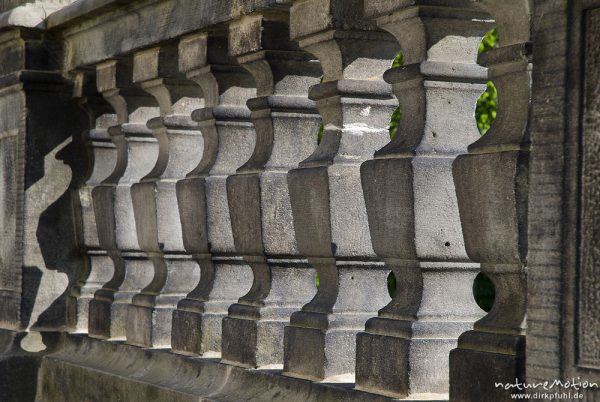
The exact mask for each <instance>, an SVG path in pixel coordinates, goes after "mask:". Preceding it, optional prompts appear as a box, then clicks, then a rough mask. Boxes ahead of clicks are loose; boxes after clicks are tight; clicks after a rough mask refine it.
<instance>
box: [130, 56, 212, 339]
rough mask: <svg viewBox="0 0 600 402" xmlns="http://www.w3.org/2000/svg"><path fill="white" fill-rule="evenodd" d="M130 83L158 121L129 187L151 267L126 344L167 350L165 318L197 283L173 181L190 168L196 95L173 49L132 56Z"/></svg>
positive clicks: (198, 148)
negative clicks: (148, 162) (139, 174)
mask: <svg viewBox="0 0 600 402" xmlns="http://www.w3.org/2000/svg"><path fill="white" fill-rule="evenodd" d="M133 82H134V83H136V84H137V85H139V87H140V88H141V89H142V90H144V91H145V92H147V93H148V94H150V95H151V96H152V97H153V99H154V101H155V102H156V105H157V106H158V108H159V111H160V117H159V118H152V119H150V120H148V121H147V122H146V125H147V127H148V128H149V129H151V130H152V135H153V136H154V138H156V141H157V142H158V144H159V147H158V155H157V158H156V160H155V164H154V167H153V168H152V170H151V171H150V172H149V173H148V174H147V175H146V176H144V177H143V178H141V179H140V182H139V183H134V184H133V185H132V187H131V198H132V201H133V209H134V215H135V227H136V231H137V239H138V244H139V247H140V248H141V249H142V250H143V251H145V252H146V255H147V256H148V258H149V260H150V261H152V265H153V267H154V276H153V278H152V281H151V282H150V283H149V284H148V286H146V287H145V288H144V289H142V290H141V292H140V293H138V294H136V295H135V296H134V297H133V299H132V301H131V306H130V307H129V312H128V320H127V327H126V335H127V342H128V343H131V344H134V345H140V346H148V347H158V346H162V347H165V346H167V347H168V346H170V345H171V319H172V315H173V310H175V307H176V304H177V302H178V301H179V300H180V299H182V298H183V297H185V295H186V294H187V293H189V292H190V291H191V290H192V289H193V286H194V284H195V283H197V282H198V281H199V279H200V272H199V271H200V269H199V267H198V264H197V262H196V261H194V260H192V259H191V257H190V256H188V255H187V254H186V253H185V247H184V244H183V238H182V229H181V224H180V216H179V209H178V208H174V206H175V205H176V204H177V193H176V181H177V180H179V179H182V178H184V177H185V175H186V174H187V173H188V172H189V171H191V170H192V169H193V168H194V167H196V166H197V165H198V163H199V161H200V158H201V155H202V146H203V145H202V144H203V141H202V136H201V133H200V131H199V130H198V127H197V123H196V122H194V121H193V120H192V119H191V113H192V111H193V110H195V109H197V108H199V107H202V106H203V100H202V93H201V91H200V90H199V88H198V87H197V86H196V85H193V84H192V83H191V82H190V81H188V80H186V79H185V77H183V76H182V75H181V73H180V72H179V64H178V57H177V49H176V48H174V47H170V46H164V47H156V48H151V49H148V50H144V51H140V52H137V53H135V55H134V59H133Z"/></svg>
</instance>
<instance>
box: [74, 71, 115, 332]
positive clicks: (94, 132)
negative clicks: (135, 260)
mask: <svg viewBox="0 0 600 402" xmlns="http://www.w3.org/2000/svg"><path fill="white" fill-rule="evenodd" d="M73 81H74V94H73V96H74V98H75V99H77V100H78V101H79V103H80V106H81V108H82V109H83V110H84V112H85V113H86V115H87V117H88V118H89V127H90V129H89V130H88V131H87V132H86V133H84V134H83V136H84V141H85V142H87V143H88V145H89V147H90V149H91V162H92V166H90V170H91V171H90V172H89V175H88V178H87V180H86V181H85V183H84V185H83V186H82V187H81V188H79V190H78V192H79V204H80V213H81V218H82V219H81V223H82V228H81V229H82V233H83V237H82V239H81V240H82V246H83V247H84V249H85V253H86V254H87V257H88V260H87V261H85V264H86V267H87V269H85V273H83V275H82V276H81V277H80V281H79V286H77V293H78V296H79V297H78V298H77V326H76V331H77V332H87V331H88V317H89V303H90V301H91V300H92V299H93V297H94V293H95V292H96V291H97V290H98V289H100V288H101V287H102V285H103V284H104V283H106V282H108V281H109V280H110V278H111V275H112V271H110V270H107V269H102V267H107V266H110V265H111V264H112V263H111V261H110V257H109V256H108V253H107V251H106V250H103V249H102V248H101V247H100V241H99V239H98V229H97V227H96V217H95V216H94V203H93V197H92V192H93V190H94V188H95V187H96V186H98V185H99V184H100V183H102V181H103V180H104V179H106V178H107V177H108V176H109V175H110V174H111V172H112V171H113V170H114V167H115V165H116V161H117V151H116V148H115V145H114V144H113V142H112V141H111V139H110V135H109V134H108V128H109V127H111V126H114V125H116V124H117V116H116V115H115V114H114V113H111V110H109V109H110V107H109V105H108V103H106V101H104V99H102V95H101V94H99V93H98V92H97V90H96V80H95V77H94V76H90V74H88V73H87V72H84V71H77V72H76V73H75V77H74V80H73ZM92 87H93V88H92Z"/></svg>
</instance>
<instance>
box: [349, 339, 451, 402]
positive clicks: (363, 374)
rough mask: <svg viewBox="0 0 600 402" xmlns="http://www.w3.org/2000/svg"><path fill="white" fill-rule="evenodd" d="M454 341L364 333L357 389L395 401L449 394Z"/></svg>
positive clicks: (359, 347) (358, 355)
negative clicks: (420, 395)
mask: <svg viewBox="0 0 600 402" xmlns="http://www.w3.org/2000/svg"><path fill="white" fill-rule="evenodd" d="M454 347H456V340H455V339H406V338H401V337H395V336H387V335H376V334H370V333H367V332H361V333H359V334H358V335H357V337H356V388H357V389H360V390H362V391H368V392H374V393H377V394H383V395H387V396H391V397H395V398H406V397H409V396H414V395H416V394H424V393H433V394H447V393H448V354H449V353H450V350H452V349H453V348H454Z"/></svg>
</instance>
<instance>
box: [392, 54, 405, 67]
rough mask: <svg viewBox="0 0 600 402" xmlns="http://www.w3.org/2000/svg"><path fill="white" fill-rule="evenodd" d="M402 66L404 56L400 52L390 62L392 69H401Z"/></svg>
mask: <svg viewBox="0 0 600 402" xmlns="http://www.w3.org/2000/svg"><path fill="white" fill-rule="evenodd" d="M403 65H404V54H402V52H398V54H397V55H396V57H395V58H394V61H393V62H392V68H396V67H402V66H403Z"/></svg>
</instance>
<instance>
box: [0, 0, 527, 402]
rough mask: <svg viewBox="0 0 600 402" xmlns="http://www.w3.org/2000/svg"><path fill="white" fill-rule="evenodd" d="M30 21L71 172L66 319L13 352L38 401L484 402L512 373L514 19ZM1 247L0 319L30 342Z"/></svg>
mask: <svg viewBox="0 0 600 402" xmlns="http://www.w3.org/2000/svg"><path fill="white" fill-rule="evenodd" d="M32 7H33V6H32ZM36 7H39V6H36ZM55 7H58V6H55ZM0 20H1V19H0ZM44 21H45V24H46V25H45V27H39V26H36V27H34V28H35V29H38V30H41V29H47V30H48V32H49V33H51V36H50V37H52V38H60V39H61V40H60V41H58V42H57V43H55V42H52V46H50V45H47V46H45V47H44V48H43V49H42V50H40V54H42V55H47V54H51V55H54V56H55V58H56V60H60V61H57V63H58V65H57V66H52V68H50V69H51V70H52V72H53V73H55V72H56V71H60V74H61V77H63V79H64V80H65V81H66V82H64V83H63V85H64V86H65V87H66V88H67V89H68V91H67V90H65V92H68V93H69V94H72V95H73V100H72V101H71V102H73V104H78V105H79V107H80V110H81V115H80V117H81V120H82V121H85V124H83V125H82V126H83V127H85V128H84V129H81V127H80V126H77V127H71V129H72V131H74V133H73V134H72V136H73V138H76V139H77V141H79V142H80V143H82V144H84V145H85V149H83V147H81V149H80V148H74V150H73V151H72V153H73V154H72V155H71V156H70V157H71V158H75V159H77V158H80V159H82V160H88V159H89V163H88V167H87V168H88V169H87V171H86V172H87V173H86V177H85V178H84V179H77V180H72V182H71V190H73V191H72V192H73V194H74V195H72V196H71V197H72V199H73V200H74V201H73V202H72V204H73V207H72V211H71V212H72V214H73V216H75V217H76V219H74V223H73V224H72V231H73V233H76V234H77V236H79V243H78V247H79V249H80V254H81V255H80V256H78V261H79V262H80V264H79V265H78V267H79V269H78V270H76V272H69V273H68V276H69V279H70V280H69V283H68V286H66V289H64V291H65V293H66V294H69V295H71V297H73V298H76V303H75V304H74V306H75V307H72V308H66V309H65V310H66V312H65V313H64V314H65V315H66V314H71V315H73V316H74V317H76V319H75V321H74V322H75V324H74V325H68V324H69V323H70V321H68V320H64V321H65V322H66V323H67V324H65V325H63V326H62V327H60V328H59V329H58V330H59V331H62V332H64V333H66V335H64V336H63V337H62V341H60V342H62V344H60V345H59V346H57V347H56V349H52V348H49V349H48V353H50V352H53V354H48V355H45V357H36V358H39V359H42V363H41V366H40V369H39V373H38V374H37V375H38V382H37V383H38V384H39V386H38V398H41V399H38V400H44V401H55V400H56V401H58V400H62V399H60V396H59V395H58V394H59V393H60V387H59V386H57V385H56V382H57V378H58V377H61V378H63V379H64V381H66V383H69V384H71V386H72V389H73V390H75V391H73V392H74V393H73V395H77V394H78V393H83V394H84V396H83V397H82V398H83V399H82V400H87V399H90V400H91V399H94V398H95V399H94V400H96V399H97V400H102V399H101V398H102V397H103V396H102V394H101V392H103V391H101V390H100V389H97V387H96V389H95V387H93V386H91V385H90V382H91V381H93V378H94V375H93V374H91V373H96V372H99V373H100V374H98V381H99V383H101V384H104V385H106V386H107V387H108V386H109V385H110V386H111V387H112V385H111V384H116V385H114V387H112V388H110V389H112V390H113V391H112V392H115V396H114V398H115V400H116V399H119V398H122V399H123V400H153V398H158V399H156V400H167V399H165V398H173V399H172V400H182V401H183V400H192V399H193V398H198V397H200V398H207V399H210V400H213V399H211V398H214V400H243V399H247V400H294V397H292V396H290V395H293V392H294V391H293V389H297V390H298V391H297V395H305V396H306V395H308V396H306V400H338V398H341V399H343V400H354V399H355V400H390V399H392V398H400V399H404V398H409V399H411V400H422V399H427V398H429V399H431V398H436V400H438V399H439V400H447V399H448V398H449V399H450V400H453V401H461V402H462V401H477V400H484V399H482V397H481V395H488V396H489V398H487V399H485V400H494V401H496V400H498V401H501V400H508V399H510V397H509V395H508V394H507V391H505V390H504V391H503V390H498V389H496V388H495V387H494V382H512V381H514V380H515V378H517V379H520V380H525V370H524V364H525V338H526V314H525V312H526V308H527V301H526V300H527V299H526V294H527V289H526V274H527V271H526V267H527V252H528V244H527V223H528V220H527V216H528V211H527V202H528V160H529V153H530V146H529V145H530V144H529V142H530V137H529V126H528V121H529V111H530V99H531V90H530V88H531V76H530V70H531V46H530V41H531V36H530V35H531V33H530V32H531V9H530V2H529V1H526V0H506V1H504V2H501V3H499V2H496V1H493V0H489V1H488V0H483V1H470V0H456V1H429V0H427V1H426V0H422V1H421V0H414V1H404V0H253V1H241V0H232V1H218V0H197V1H188V0H163V1H150V0H144V1H139V2H115V1H109V0H103V1H100V0H95V1H91V0H83V1H80V2H75V3H73V4H72V5H68V6H66V7H65V8H63V9H62V10H60V11H58V12H55V13H53V14H52V15H51V16H50V17H48V18H47V19H45V20H44ZM494 27H497V29H498V31H499V33H500V46H499V47H498V48H497V49H493V50H491V51H489V52H487V53H485V54H482V55H479V57H478V48H479V44H480V42H481V40H482V38H483V36H484V35H485V34H486V33H487V32H489V31H490V30H491V29H492V28H494ZM7 29H17V28H7ZM18 29H21V28H18ZM0 35H7V34H6V33H1V34H0ZM22 35H23V37H22V38H20V40H21V41H24V42H25V43H28V41H30V40H31V39H30V37H29V36H28V34H26V33H24V32H22ZM101 35H104V36H103V39H100V38H99V36H101ZM37 40H39V39H37ZM5 42H6V41H5ZM3 43H4V42H3V39H2V37H0V55H2V54H3V52H4V51H5V50H4V48H3V47H2V44H3ZM36 43H37V42H36ZM53 52H55V53H56V54H54V53H53ZM399 54H401V56H402V57H401V59H402V60H403V62H402V65H395V66H392V63H393V61H394V60H399V59H400V58H399V57H398V55H399ZM59 56H60V57H59ZM34 67H35V66H29V65H27V66H25V67H23V66H16V68H17V69H19V68H20V69H26V68H29V69H34ZM5 69H6V70H7V71H8V68H5V67H1V68H0V73H2V74H3V73H4V70H5ZM21 74H23V73H21ZM64 77H66V78H64ZM42 81H43V80H42ZM487 81H493V82H494V84H495V85H496V87H497V88H498V92H499V94H500V96H499V105H498V114H497V118H496V120H495V121H494V122H493V124H492V128H491V129H490V131H489V132H488V133H487V134H485V135H484V136H480V134H479V133H478V130H477V126H476V122H475V120H474V113H475V107H476V104H477V100H478V98H479V97H480V95H481V94H482V92H483V91H484V90H485V87H486V82H487ZM2 85H4V81H0V86H2ZM2 90H3V89H2V88H0V128H2V130H3V131H2V132H1V133H0V160H2V161H3V163H4V165H6V164H9V163H10V162H11V161H12V160H13V158H16V156H15V155H13V154H11V153H10V149H11V148H10V146H9V144H8V141H10V138H11V137H10V135H4V133H5V132H7V133H8V132H13V131H14V130H15V129H14V128H11V127H8V125H9V123H10V122H5V123H3V120H2V118H3V116H4V115H5V114H6V113H7V112H6V111H5V109H6V108H7V107H9V106H8V105H10V102H9V99H8V98H6V97H5V95H3V94H2V92H1V91H2ZM18 90H19V91H22V92H23V93H25V94H27V91H29V89H28V87H27V85H24V86H23V87H22V88H21V87H19V88H18ZM503 94H510V96H508V95H507V96H503ZM398 107H399V108H400V109H399V110H400V118H399V120H398V122H397V123H398V128H397V133H396V134H395V136H394V137H393V138H390V130H389V128H390V124H391V119H392V115H393V113H394V111H395V110H396V108H398ZM7 110H8V109H7ZM45 118H46V119H49V118H50V117H45ZM23 124H25V125H24V128H20V129H21V130H24V131H25V132H26V134H25V135H30V136H35V135H40V134H39V133H38V132H37V131H36V130H38V128H37V127H36V125H35V124H31V123H23ZM71 125H74V124H71ZM5 126H6V127H5ZM11 130H13V131H11ZM72 141H73V142H75V141H76V140H75V139H73V140H72ZM11 146H12V145H11ZM76 152H79V153H81V154H84V153H85V155H81V156H80V155H79V154H76ZM73 166H76V165H73ZM19 174H20V173H19ZM80 176H83V172H80ZM77 177H79V176H77ZM0 184H1V185H2V186H4V187H6V188H8V189H9V190H11V191H7V192H6V194H7V195H6V196H9V197H13V198H15V199H18V197H17V196H15V194H16V193H17V192H16V190H15V189H13V188H12V187H11V186H13V187H14V186H16V185H17V184H18V183H17V182H11V181H10V180H8V179H7V178H6V174H4V173H2V172H1V171H0ZM4 187H3V188H4ZM15 188H16V187H15ZM6 196H3V195H2V193H0V205H1V206H2V207H3V208H4V204H5V203H6V201H5V200H4V198H3V197H6ZM4 215H6V214H4ZM4 215H0V217H2V218H4ZM7 222H8V220H7ZM0 251H2V254H0V287H1V288H2V289H0V296H2V298H6V299H7V300H10V303H11V306H12V307H1V308H0V313H2V315H1V316H0V323H2V325H3V328H7V329H10V330H12V331H18V330H22V329H24V328H25V327H26V328H29V327H27V326H24V325H22V324H20V323H18V321H19V320H18V318H17V317H16V316H15V311H16V310H15V306H20V305H21V304H23V303H25V301H24V298H23V297H22V296H23V295H21V294H20V293H19V290H18V286H16V285H15V283H16V282H15V283H13V282H10V281H8V280H5V279H4V277H5V276H6V275H9V274H10V275H13V273H12V271H9V270H7V271H6V273H5V272H4V271H5V270H4V265H3V262H4V261H5V257H6V256H7V253H6V250H5V247H4V246H2V248H0ZM13 260H14V258H13ZM7 261H8V260H7ZM480 271H481V272H483V273H484V274H485V275H487V277H489V278H490V279H491V281H492V282H493V284H494V287H495V294H496V296H495V302H494V305H493V308H492V310H491V311H490V312H489V313H487V315H485V313H484V312H483V311H482V310H481V309H480V308H479V307H478V306H477V304H476V302H475V299H474V297H473V290H472V289H473V282H474V279H475V277H476V275H477V274H478V273H479V272H480ZM72 278H76V279H72ZM391 278H393V279H394V280H395V283H396V288H395V291H394V292H393V294H390V293H389V291H388V286H387V285H388V281H389V280H390V279H391ZM5 288H6V289H5ZM8 291H10V295H8V293H7V292H8ZM5 294H6V295H5ZM36 306H37V305H36ZM9 310H10V311H9ZM44 328H45V327H44ZM41 330H42V329H41ZM122 341H125V342H124V343H123V342H122ZM61 345H62V346H61ZM45 346H46V347H48V346H49V344H45ZM141 348H144V351H143V352H141V351H140V349H141ZM86 351H90V354H87V355H86V353H87V352H86ZM96 354H98V355H96ZM102 354H105V357H107V356H110V358H106V359H105V360H104V361H103V356H102ZM40 356H41V355H40ZM143 356H145V357H143ZM145 359H147V360H145ZM146 361H147V362H148V364H147V365H146V364H145V362H146ZM196 370H197V371H198V372H196ZM80 373H84V374H80ZM80 375H81V381H78V380H77V379H78V378H79V376H80ZM221 377H224V378H221ZM254 379H256V381H258V382H257V383H256V384H253V383H252V381H254ZM306 380H308V381H306ZM335 382H338V383H343V384H345V385H344V386H335V385H331V384H330V383H335ZM128 384H130V385H131V387H129V386H128ZM219 384H220V385H219ZM257 384H258V385H257ZM348 384H350V385H348ZM294 387H297V388H294ZM303 387H305V388H303ZM274 389H275V390H276V391H274ZM282 389H284V390H285V392H284V391H282V392H283V393H281V394H279V393H277V392H280V391H279V390H282ZM290 389H291V391H290ZM153 392H156V394H153ZM304 392H306V394H302V393H304ZM40 395H42V396H40ZM132 395H137V396H135V398H146V399H135V398H133V397H132ZM152 395H160V396H152ZM105 396H106V395H105ZM187 397H190V398H192V399H186V398H187ZM69 398H71V399H69ZM72 398H74V397H68V398H67V399H66V400H75V399H72ZM86 398H87V399H86ZM127 398H131V399H127ZM160 398H163V399H160ZM299 398H300V397H299ZM328 398H329V399H328ZM344 398H347V399H344ZM194 400H195V399H194ZM303 400H304V399H303Z"/></svg>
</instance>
